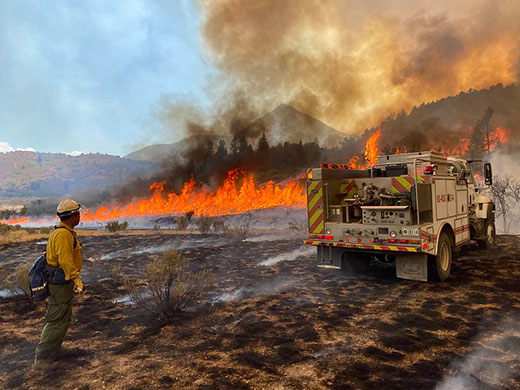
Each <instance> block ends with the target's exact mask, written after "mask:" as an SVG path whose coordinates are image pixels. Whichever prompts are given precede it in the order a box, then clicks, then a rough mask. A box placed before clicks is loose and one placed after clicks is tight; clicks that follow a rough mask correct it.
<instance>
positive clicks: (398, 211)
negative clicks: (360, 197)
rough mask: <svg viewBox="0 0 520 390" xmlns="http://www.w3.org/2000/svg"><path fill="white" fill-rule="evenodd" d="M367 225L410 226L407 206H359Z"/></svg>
mask: <svg viewBox="0 0 520 390" xmlns="http://www.w3.org/2000/svg"><path fill="white" fill-rule="evenodd" d="M361 209H362V210H363V223H364V224H368V225H410V222H411V218H410V207H409V206H361Z"/></svg>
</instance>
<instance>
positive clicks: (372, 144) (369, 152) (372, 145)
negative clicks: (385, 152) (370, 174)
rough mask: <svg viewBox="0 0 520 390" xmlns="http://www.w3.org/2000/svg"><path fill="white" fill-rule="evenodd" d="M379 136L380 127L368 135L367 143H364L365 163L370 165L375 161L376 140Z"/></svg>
mask: <svg viewBox="0 0 520 390" xmlns="http://www.w3.org/2000/svg"><path fill="white" fill-rule="evenodd" d="M380 136H381V128H379V129H377V131H376V132H375V133H374V134H372V135H371V136H370V138H369V139H368V141H367V143H366V144H365V160H367V165H368V166H372V165H374V164H375V163H376V162H377V153H378V151H377V141H378V140H379V137H380Z"/></svg>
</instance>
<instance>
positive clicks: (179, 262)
mask: <svg viewBox="0 0 520 390" xmlns="http://www.w3.org/2000/svg"><path fill="white" fill-rule="evenodd" d="M212 283H213V273H212V272H211V271H210V270H203V271H199V272H196V273H192V272H189V271H188V270H187V261H186V260H184V259H182V258H181V257H180V255H179V252H177V251H176V250H173V249H170V250H167V251H165V252H164V253H163V254H162V255H161V256H160V257H158V258H156V259H155V260H153V261H152V262H151V263H150V264H148V266H147V267H146V279H145V281H144V285H145V291H143V290H142V289H139V287H138V286H137V284H136V283H135V282H132V281H130V280H128V279H127V280H125V281H124V285H125V287H126V288H127V290H128V293H129V296H130V299H131V300H132V301H133V302H134V303H136V304H137V305H138V306H140V307H142V308H144V309H145V310H147V311H148V312H149V313H151V314H152V315H154V316H158V317H160V318H163V319H166V320H172V319H174V318H175V316H176V315H177V314H178V313H179V312H180V311H183V310H186V309H188V308H189V307H191V306H193V305H194V304H195V303H197V301H198V300H199V299H200V298H201V297H202V295H203V294H204V293H205V292H206V291H207V290H208V289H209V288H210V287H211V285H212Z"/></svg>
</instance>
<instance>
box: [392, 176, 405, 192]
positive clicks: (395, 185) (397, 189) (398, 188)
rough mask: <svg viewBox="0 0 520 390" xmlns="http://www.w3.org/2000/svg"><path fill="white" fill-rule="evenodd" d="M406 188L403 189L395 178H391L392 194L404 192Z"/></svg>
mask: <svg viewBox="0 0 520 390" xmlns="http://www.w3.org/2000/svg"><path fill="white" fill-rule="evenodd" d="M406 191H407V190H406V187H404V186H403V185H402V184H401V183H400V182H399V181H398V180H397V178H395V177H393V178H392V192H393V193H396V192H406Z"/></svg>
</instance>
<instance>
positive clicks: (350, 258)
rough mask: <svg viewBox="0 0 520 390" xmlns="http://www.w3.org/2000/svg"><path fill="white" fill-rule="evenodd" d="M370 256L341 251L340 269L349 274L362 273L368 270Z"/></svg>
mask: <svg viewBox="0 0 520 390" xmlns="http://www.w3.org/2000/svg"><path fill="white" fill-rule="evenodd" d="M369 263H370V256H367V255H363V254H358V253H352V252H343V254H342V256H341V269H342V270H344V271H345V272H346V273H348V274H350V275H359V274H364V273H365V272H367V271H368V266H369Z"/></svg>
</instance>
